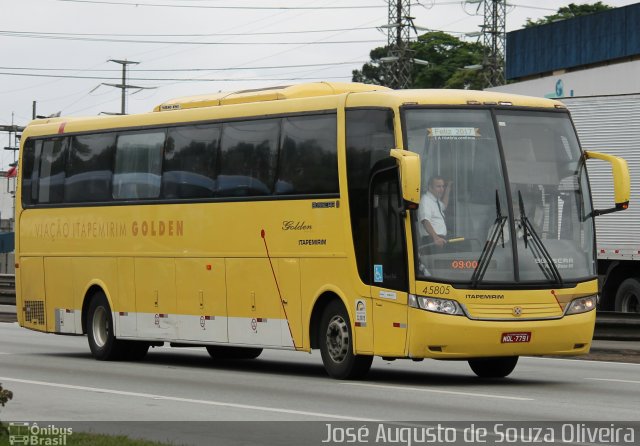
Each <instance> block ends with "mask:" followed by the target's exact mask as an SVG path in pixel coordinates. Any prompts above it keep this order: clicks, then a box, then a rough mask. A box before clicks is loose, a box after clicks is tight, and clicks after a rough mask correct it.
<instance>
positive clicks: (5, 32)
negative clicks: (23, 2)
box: [0, 26, 378, 37]
mask: <svg viewBox="0 0 640 446" xmlns="http://www.w3.org/2000/svg"><path fill="white" fill-rule="evenodd" d="M374 29H378V27H376V26H366V27H356V28H335V29H310V30H298V31H270V32H246V33H207V34H128V33H127V34H125V33H57V32H45V31H14V30H9V29H7V30H0V34H2V35H12V36H14V37H19V36H20V35H29V36H36V35H39V36H71V37H83V36H84V37H86V36H97V37H227V36H269V35H282V34H316V33H331V32H345V31H365V30H374Z"/></svg>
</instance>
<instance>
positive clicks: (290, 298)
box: [278, 259, 303, 349]
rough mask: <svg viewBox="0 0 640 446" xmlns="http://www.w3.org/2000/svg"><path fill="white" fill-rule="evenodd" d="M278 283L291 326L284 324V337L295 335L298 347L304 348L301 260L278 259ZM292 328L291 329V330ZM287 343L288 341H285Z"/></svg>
mask: <svg viewBox="0 0 640 446" xmlns="http://www.w3.org/2000/svg"><path fill="white" fill-rule="evenodd" d="M278 284H279V285H280V292H281V293H282V299H283V301H284V308H285V310H286V312H287V314H286V317H287V321H288V323H289V327H286V326H283V327H282V328H283V330H285V331H284V332H283V333H282V339H283V340H285V341H286V339H288V338H289V337H290V336H293V340H294V343H295V347H296V349H300V348H302V343H303V340H302V305H301V302H300V260H299V259H279V260H278ZM289 330H291V331H289ZM283 345H286V342H283Z"/></svg>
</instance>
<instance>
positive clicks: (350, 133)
mask: <svg viewBox="0 0 640 446" xmlns="http://www.w3.org/2000/svg"><path fill="white" fill-rule="evenodd" d="M394 147H395V141H394V138H393V112H392V111H391V110H359V109H357V110H347V178H348V180H349V205H350V209H351V227H352V233H353V244H354V249H355V253H356V261H357V262H358V271H359V273H360V278H361V279H362V280H363V282H364V283H369V267H368V264H369V258H368V256H369V243H368V239H369V238H368V232H369V206H368V202H369V179H370V176H371V170H372V168H373V166H374V165H375V164H376V163H377V162H378V161H380V160H382V159H384V158H388V157H389V150H390V149H392V148H394Z"/></svg>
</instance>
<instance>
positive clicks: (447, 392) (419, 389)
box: [341, 383, 534, 401]
mask: <svg viewBox="0 0 640 446" xmlns="http://www.w3.org/2000/svg"><path fill="white" fill-rule="evenodd" d="M341 384H343V385H346V386H362V387H375V388H379V389H389V390H408V391H411V392H428V393H442V394H445V395H461V396H476V397H479V398H498V399H502V400H516V401H534V399H533V398H522V397H519V396H504V395H492V394H490V393H471V392H456V391H454V390H436V389H425V388H422V387H405V386H386V385H381V384H365V383H341Z"/></svg>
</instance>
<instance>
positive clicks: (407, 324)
mask: <svg viewBox="0 0 640 446" xmlns="http://www.w3.org/2000/svg"><path fill="white" fill-rule="evenodd" d="M589 157H592V158H600V159H603V160H605V161H608V162H609V163H611V166H612V171H613V177H614V181H613V182H612V183H613V184H612V187H613V188H614V190H615V204H614V203H612V208H611V209H605V210H595V209H593V208H592V202H591V195H590V190H589V183H588V178H587V172H586V169H585V160H586V159H587V158H589ZM19 172H20V178H19V187H18V191H17V196H16V209H17V211H16V268H17V269H16V285H17V308H18V319H19V322H20V324H21V325H22V326H24V327H27V328H29V329H33V330H38V331H43V332H51V333H58V334H71V335H82V334H86V335H87V337H88V340H89V346H90V349H91V352H92V354H93V356H94V357H95V358H96V359H98V360H116V359H124V360H136V359H141V358H143V357H144V356H145V354H146V353H147V351H148V349H149V347H150V346H157V345H162V344H163V343H170V344H171V345H173V346H183V345H192V346H202V347H206V349H207V350H208V352H209V354H210V355H211V356H212V357H213V358H214V359H220V358H235V359H252V358H256V357H257V356H258V355H259V354H260V353H261V352H262V349H264V348H274V349H287V350H297V351H304V352H309V351H311V350H312V349H319V350H320V352H321V356H322V361H323V363H324V366H325V368H326V370H327V372H328V374H329V375H330V376H332V377H334V378H339V379H349V378H352V379H353V378H358V377H362V376H363V375H364V374H365V373H366V372H367V371H368V370H369V368H370V366H371V362H372V358H373V357H374V356H381V357H383V358H386V359H400V358H407V359H412V360H416V361H419V360H422V359H423V358H435V359H442V360H448V359H451V360H454V359H455V360H467V361H468V362H469V364H470V366H471V369H472V370H473V371H474V372H475V373H476V374H477V375H479V376H482V377H504V376H507V375H508V374H509V373H511V371H512V370H513V369H514V367H515V366H516V362H517V360H518V357H519V356H521V355H580V354H585V353H587V352H588V351H589V348H590V346H591V339H592V335H593V328H594V321H595V311H593V310H594V308H595V305H596V299H597V281H596V270H595V265H596V263H595V252H594V251H595V248H594V247H595V234H594V221H593V220H594V217H595V216H596V215H597V214H600V213H605V212H612V211H615V210H620V209H623V208H626V206H627V204H628V200H629V178H628V171H627V168H626V163H625V162H624V161H623V160H621V159H618V158H614V157H610V156H607V155H602V154H599V153H588V152H583V151H582V150H581V148H580V145H579V143H578V139H577V137H576V133H575V131H574V128H573V125H572V122H571V119H570V116H569V113H568V112H567V110H566V108H565V107H564V106H563V105H562V104H561V103H560V102H557V101H552V100H548V99H538V98H530V97H523V96H515V95H507V94H503V93H490V92H477V91H455V90H441V91H436V90H404V91H394V90H390V89H387V88H385V87H380V86H373V85H364V84H349V83H312V84H302V85H294V86H287V87H278V88H271V89H264V90H249V91H241V92H235V93H219V94H214V95H204V96H195V97H189V98H182V99H176V100H172V101H168V102H166V103H163V104H161V105H159V106H158V107H156V108H155V109H154V110H153V111H152V112H149V113H146V114H138V115H129V116H111V117H88V118H65V117H61V118H51V119H41V120H35V121H33V122H31V123H30V124H29V125H28V127H27V128H26V130H25V131H24V133H23V135H22V143H21V151H20V169H19ZM429 200H431V201H429ZM445 202H446V203H445ZM436 205H437V206H439V207H440V209H438V212H437V214H438V215H436V216H435V217H437V219H439V221H438V222H436V221H435V220H433V221H431V220H430V219H431V218H434V217H433V216H430V213H434V212H433V211H434V209H435V207H434V206H436ZM430 226H431V229H434V227H439V228H440V229H439V230H438V231H437V232H436V233H435V234H431V233H429V230H428V229H429V227H430ZM443 227H444V228H445V229H442V228H443Z"/></svg>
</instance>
